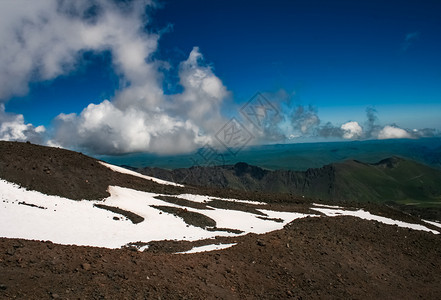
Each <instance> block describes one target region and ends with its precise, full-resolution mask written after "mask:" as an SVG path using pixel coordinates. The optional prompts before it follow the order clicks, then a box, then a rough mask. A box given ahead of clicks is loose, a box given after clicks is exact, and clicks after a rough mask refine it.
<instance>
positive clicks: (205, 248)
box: [176, 243, 237, 254]
mask: <svg viewBox="0 0 441 300" xmlns="http://www.w3.org/2000/svg"><path fill="white" fill-rule="evenodd" d="M234 245H237V243H232V244H219V245H205V246H199V247H193V248H192V249H190V250H188V251H184V252H176V254H189V253H200V252H207V251H214V250H222V249H227V248H230V247H233V246H234Z"/></svg>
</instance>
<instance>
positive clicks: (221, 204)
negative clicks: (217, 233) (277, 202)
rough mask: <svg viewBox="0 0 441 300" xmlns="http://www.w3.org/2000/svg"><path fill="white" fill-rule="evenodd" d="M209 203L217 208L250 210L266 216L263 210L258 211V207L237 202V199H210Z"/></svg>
mask: <svg viewBox="0 0 441 300" xmlns="http://www.w3.org/2000/svg"><path fill="white" fill-rule="evenodd" d="M207 205H209V206H212V207H216V208H223V209H231V210H240V211H244V212H249V213H252V214H256V215H261V216H266V214H264V213H263V212H261V211H258V210H257V209H256V208H254V207H253V206H252V205H250V204H245V203H240V202H235V201H223V200H210V201H209V202H208V203H207Z"/></svg>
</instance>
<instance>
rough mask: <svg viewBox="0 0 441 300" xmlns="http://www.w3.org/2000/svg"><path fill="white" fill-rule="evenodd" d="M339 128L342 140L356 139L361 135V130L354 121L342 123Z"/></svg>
mask: <svg viewBox="0 0 441 300" xmlns="http://www.w3.org/2000/svg"><path fill="white" fill-rule="evenodd" d="M340 128H341V129H342V130H343V138H344V139H357V138H360V137H361V136H362V135H363V128H361V126H360V125H359V124H358V122H355V121H352V122H347V123H344V124H343V125H341V127H340Z"/></svg>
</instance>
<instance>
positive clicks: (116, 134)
mask: <svg viewBox="0 0 441 300" xmlns="http://www.w3.org/2000/svg"><path fill="white" fill-rule="evenodd" d="M146 5H154V3H153V2H152V1H143V0H135V1H131V2H125V3H122V2H114V1H110V0H96V1H86V0H78V1H56V0H47V1H32V2H31V1H29V2H27V3H26V5H24V4H23V3H19V4H17V3H16V2H15V3H14V2H12V1H10V2H9V1H3V2H0V38H1V40H2V46H0V72H1V73H2V74H6V76H2V77H0V101H5V100H7V99H8V98H10V97H11V96H13V95H21V94H25V93H27V91H28V86H29V83H30V82H32V81H42V80H50V79H53V78H56V77H58V76H59V75H61V74H67V73H69V72H70V71H71V70H73V69H75V67H76V64H78V63H79V59H80V57H81V53H82V52H84V51H94V52H96V53H100V52H103V51H110V52H111V54H112V63H113V65H114V69H115V71H116V73H117V74H118V75H119V76H120V81H121V83H120V86H121V87H122V88H121V89H120V90H118V91H116V93H115V97H114V99H111V100H110V101H108V100H106V101H103V102H102V103H99V104H90V105H89V106H87V107H86V108H85V109H84V110H83V111H82V112H81V113H80V114H60V115H59V116H58V117H57V118H56V119H55V121H54V124H55V130H54V136H53V137H52V139H51V140H50V141H49V142H48V143H49V144H51V145H60V146H63V147H67V148H81V149H84V150H85V151H87V150H88V151H91V152H95V153H126V152H135V151H150V152H160V153H177V152H188V151H192V150H194V149H195V148H197V147H200V146H203V144H205V143H206V142H210V141H211V139H210V138H208V137H204V136H202V135H201V134H202V133H204V134H205V135H206V136H207V135H209V134H211V136H214V133H215V131H216V130H217V129H219V128H220V126H221V125H222V123H223V122H224V121H225V120H224V119H223V117H222V116H221V114H220V106H221V104H222V101H223V99H224V98H225V97H227V96H228V92H227V89H226V88H225V86H224V85H223V84H222V82H221V80H220V79H219V78H218V77H216V76H215V75H214V73H213V71H212V68H211V67H209V66H204V64H203V57H202V54H201V53H200V51H199V49H198V48H197V47H195V48H194V49H193V50H192V51H191V53H190V55H189V57H188V59H187V60H186V61H184V62H182V63H181V65H180V71H179V76H180V83H181V85H182V86H183V88H184V89H183V92H182V93H181V94H177V95H167V96H166V95H164V92H163V90H162V79H163V74H162V73H161V72H160V71H159V68H160V66H162V65H164V62H161V61H157V60H155V59H154V58H153V54H154V53H155V52H156V51H157V46H158V39H159V35H158V34H156V33H152V32H146V31H145V30H144V28H145V25H146V22H148V17H149V16H146V15H144V11H145V6H146ZM22 6H23V7H25V8H21V7H22ZM92 10H95V13H90V11H92ZM3 16H5V18H3ZM17 118H18V119H17V120H16V122H15V123H14V124H21V127H18V126H15V127H11V125H10V124H9V123H7V124H3V127H5V129H4V131H5V132H6V131H7V130H6V128H14V130H12V129H8V131H7V132H9V133H8V135H6V133H5V134H4V136H7V138H8V139H24V136H23V134H24V132H26V130H25V127H24V126H27V125H26V124H24V120H23V116H21V115H19V116H17ZM19 118H21V119H19ZM20 122H21V123H20ZM35 131H36V132H37V131H38V132H41V127H37V128H36V129H35ZM20 133H21V134H20Z"/></svg>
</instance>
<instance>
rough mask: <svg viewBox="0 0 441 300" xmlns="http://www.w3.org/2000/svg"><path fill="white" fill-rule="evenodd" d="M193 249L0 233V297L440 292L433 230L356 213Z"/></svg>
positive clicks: (412, 295)
mask: <svg viewBox="0 0 441 300" xmlns="http://www.w3.org/2000/svg"><path fill="white" fill-rule="evenodd" d="M234 239H235V240H236V241H237V242H238V244H237V245H236V246H234V247H232V248H229V249H226V250H222V251H214V252H208V253H199V254H185V255H184V254H165V253H156V254H154V253H149V252H136V251H131V250H129V249H121V250H110V249H103V248H91V247H78V246H63V245H56V244H52V243H50V242H37V241H25V240H16V239H0V286H1V287H2V288H1V289H0V298H2V299H8V298H22V299H24V298H26V299H50V298H51V297H53V296H54V295H55V294H56V295H57V296H58V297H59V298H61V299H72V298H74V299H77V298H82V299H83V298H88V299H95V298H98V299H100V298H105V299H124V298H127V299H147V298H148V299H219V298H220V299H274V298H283V299H285V298H293V299H310V298H326V299H329V298H331V299H342V298H356V299H373V298H375V299H391V298H392V299H416V298H422V299H437V298H438V297H439V295H440V294H441V259H440V257H441V239H440V237H439V236H438V235H434V234H430V233H425V232H419V231H413V230H408V229H403V228H398V227H396V226H388V225H384V224H380V223H376V222H370V221H365V220H360V219H356V218H353V217H336V218H306V219H300V220H297V221H294V222H293V223H291V224H289V225H288V226H286V227H285V228H284V229H282V230H279V231H275V232H272V233H269V234H265V235H255V234H249V235H247V236H244V237H241V238H234Z"/></svg>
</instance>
